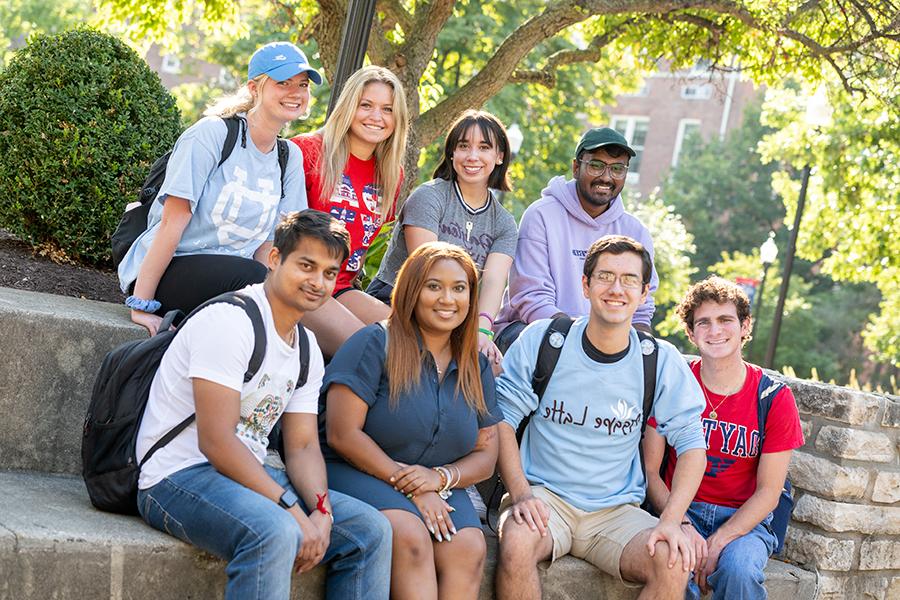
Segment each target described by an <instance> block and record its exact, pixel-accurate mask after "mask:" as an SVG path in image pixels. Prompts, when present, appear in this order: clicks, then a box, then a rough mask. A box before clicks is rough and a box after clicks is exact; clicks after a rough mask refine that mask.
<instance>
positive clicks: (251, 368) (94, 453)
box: [81, 292, 309, 515]
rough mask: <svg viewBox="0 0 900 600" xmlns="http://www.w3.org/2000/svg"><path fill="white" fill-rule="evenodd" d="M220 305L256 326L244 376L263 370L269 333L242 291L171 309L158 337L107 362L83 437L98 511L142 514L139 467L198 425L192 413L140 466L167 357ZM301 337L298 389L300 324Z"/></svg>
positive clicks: (127, 346) (303, 355) (305, 347)
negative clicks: (145, 425) (191, 324)
mask: <svg viewBox="0 0 900 600" xmlns="http://www.w3.org/2000/svg"><path fill="white" fill-rule="evenodd" d="M218 303H227V304H233V305H235V306H239V307H241V308H242V309H244V311H246V313H247V316H249V317H250V321H251V323H253V336H254V341H253V353H252V354H251V356H250V361H249V363H248V365H247V372H246V373H245V374H244V383H246V382H248V381H250V380H251V379H252V378H253V376H254V375H255V374H256V372H257V371H258V370H259V367H260V365H261V364H262V361H263V358H264V357H265V355H266V331H265V326H264V325H263V319H262V315H261V314H260V311H259V306H257V304H256V302H254V300H253V299H252V298H250V297H249V296H247V295H245V294H243V293H241V292H228V293H225V294H222V295H220V296H216V297H215V298H213V299H211V300H208V301H206V302H204V303H203V304H201V305H200V306H198V307H197V308H196V309H194V310H193V311H192V312H191V314H189V315H188V316H187V317H185V318H183V319H181V317H183V314H182V313H181V311H170V312H169V313H168V314H166V316H165V318H164V319H163V322H162V324H161V325H160V327H159V333H157V334H156V335H155V336H153V337H152V338H149V339H143V340H135V341H131V342H126V343H124V344H122V345H121V346H119V347H118V348H115V349H113V350H112V351H110V352H109V353H108V354H107V355H106V358H105V359H103V364H102V365H101V367H100V371H99V372H98V373H97V378H96V380H95V381H94V389H93V391H92V392H91V402H90V405H89V406H88V412H87V415H86V416H85V418H84V428H83V432H82V439H81V463H82V471H81V474H82V477H84V483H85V485H86V486H87V490H88V495H89V496H90V498H91V503H92V504H93V505H94V506H96V507H97V508H99V509H100V510H105V511H108V512H115V513H121V514H128V515H136V514H138V512H137V483H138V476H139V475H140V471H141V467H142V466H143V465H144V463H145V462H147V460H149V459H150V457H151V456H153V454H154V453H155V452H156V451H157V450H159V449H160V448H162V447H163V446H165V445H166V444H168V443H169V442H171V441H172V440H173V439H175V436H177V435H178V434H179V433H181V432H182V431H184V429H185V428H187V427H188V426H189V425H190V424H191V423H193V422H194V418H195V415H191V416H189V417H187V418H186V419H184V420H183V421H182V422H181V423H179V424H178V425H176V426H175V427H173V428H172V429H171V430H170V431H169V432H168V433H167V434H166V435H164V436H163V437H162V438H161V439H160V440H159V441H157V442H156V443H155V444H154V445H153V447H151V448H150V450H149V451H148V452H147V454H146V455H145V456H144V457H143V459H142V460H141V461H140V463H138V461H137V456H136V453H135V444H136V442H137V434H138V431H139V430H140V427H141V420H142V419H143V416H144V409H145V407H146V406H147V399H148V398H149V396H150V385H151V383H152V382H153V376H154V375H155V374H156V371H157V369H159V364H160V361H161V360H162V357H163V354H165V352H166V350H167V349H168V348H169V345H170V344H171V343H172V340H173V339H175V336H176V335H178V332H179V331H181V329H182V327H183V325H184V323H185V322H187V320H188V319H190V318H191V317H193V316H194V315H195V314H197V313H198V312H200V311H201V310H203V309H204V308H206V307H207V306H210V305H211V304H218ZM178 321H180V323H179V322H178ZM171 325H178V329H175V330H171V329H169V327H170V326H171ZM297 333H298V337H297V340H298V346H299V349H300V373H299V376H298V378H297V387H300V386H302V385H305V384H306V379H307V375H308V371H309V338H308V337H307V335H306V332H305V331H303V329H302V328H301V327H300V326H299V325H298V329H297Z"/></svg>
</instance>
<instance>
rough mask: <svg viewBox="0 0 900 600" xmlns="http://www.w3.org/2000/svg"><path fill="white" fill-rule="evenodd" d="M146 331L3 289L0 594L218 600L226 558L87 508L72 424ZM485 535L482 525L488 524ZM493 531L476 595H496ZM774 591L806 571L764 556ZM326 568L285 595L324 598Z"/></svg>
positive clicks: (115, 309) (802, 585)
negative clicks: (96, 382)
mask: <svg viewBox="0 0 900 600" xmlns="http://www.w3.org/2000/svg"><path fill="white" fill-rule="evenodd" d="M143 335H144V332H143V330H142V329H141V328H139V327H138V326H136V325H133V324H132V323H131V322H130V320H129V319H128V312H127V309H125V308H124V307H122V306H116V305H112V304H106V303H102V302H93V301H89V300H78V299H74V298H64V297H59V296H50V295H46V294H38V293H34V292H23V291H18V290H11V289H7V288H0V414H2V415H3V418H2V419H0V599H3V600H6V599H9V600H50V599H53V600H57V599H58V600H70V599H71V600H76V599H77V600H82V599H88V598H89V599H105V598H109V599H110V600H124V599H134V600H139V599H148V600H149V599H153V600H167V599H172V600H176V599H177V600H185V599H196V600H200V599H204V600H205V599H207V598H209V599H212V598H221V597H222V595H223V590H224V587H225V575H224V562H223V561H221V560H219V559H217V558H215V557H212V556H210V555H208V554H206V553H204V552H201V551H198V550H196V549H194V548H192V547H190V546H188V545H186V544H184V543H182V542H180V541H178V540H176V539H174V538H172V537H169V536H167V535H164V534H162V533H159V532H157V531H155V530H153V529H151V528H150V527H148V526H147V525H145V524H144V523H143V522H142V521H141V520H140V519H138V518H132V517H123V516H119V515H111V514H107V513H103V512H100V511H97V510H95V509H94V508H93V507H92V506H91V505H90V502H89V500H88V497H87V492H86V491H85V489H84V484H83V482H82V481H81V478H80V476H78V473H79V472H80V468H81V464H80V456H81V454H80V448H81V426H82V421H83V418H84V414H85V412H86V409H87V403H88V399H89V397H90V390H91V387H92V385H93V379H94V375H95V373H96V371H97V369H98V367H99V365H100V362H101V361H102V360H103V357H104V355H105V354H106V352H107V351H108V350H110V349H111V348H113V347H115V346H116V345H118V344H120V343H122V342H125V341H128V340H131V339H136V338H139V337H141V336H143ZM488 533H490V532H488ZM495 557H496V539H495V538H493V536H491V535H489V536H488V566H487V568H486V571H485V578H484V583H483V584H482V588H481V594H480V598H481V600H488V599H490V598H492V597H493V593H492V590H493V586H492V581H493V571H494V564H495ZM766 573H767V577H768V582H767V587H768V590H769V597H770V598H772V599H773V600H789V599H790V600H807V599H810V600H811V599H812V598H814V596H815V589H816V583H815V575H814V574H813V573H810V572H808V571H804V570H803V569H800V568H798V567H796V566H793V565H789V564H786V563H783V562H780V561H776V560H771V561H769V566H768V568H767V570H766ZM541 576H542V580H543V583H544V597H545V598H548V599H554V600H564V599H566V600H567V599H575V598H594V599H599V600H627V599H632V598H636V597H637V593H638V592H637V590H634V589H626V588H624V587H623V586H621V585H620V584H619V583H617V582H616V581H615V580H614V579H613V578H611V577H609V576H607V575H604V574H602V573H600V572H599V571H598V570H597V569H595V568H594V567H592V566H590V565H588V564H587V563H584V562H583V561H580V560H578V559H574V558H571V557H565V558H563V559H561V560H559V561H557V562H556V563H555V564H554V565H553V566H552V567H550V568H546V569H542V574H541ZM323 582H324V569H322V568H321V567H320V568H317V569H315V570H313V571H312V572H310V573H307V574H305V575H303V576H300V577H296V578H295V581H294V596H293V597H294V598H299V599H303V600H313V599H320V598H324V593H323Z"/></svg>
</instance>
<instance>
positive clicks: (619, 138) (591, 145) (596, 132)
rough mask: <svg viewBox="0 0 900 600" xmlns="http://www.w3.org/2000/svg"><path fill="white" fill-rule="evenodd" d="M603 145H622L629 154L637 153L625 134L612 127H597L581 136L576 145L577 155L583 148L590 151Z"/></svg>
mask: <svg viewBox="0 0 900 600" xmlns="http://www.w3.org/2000/svg"><path fill="white" fill-rule="evenodd" d="M603 146H622V147H623V148H625V151H626V152H627V153H628V155H629V156H634V155H635V152H634V150H632V149H631V146H629V145H628V141H627V140H626V139H625V136H623V135H622V134H621V133H619V132H618V131H616V130H615V129H612V128H610V127H596V128H594V129H589V130H588V131H587V132H586V133H585V134H584V135H583V136H581V141H580V142H578V146H576V147H575V156H576V157H577V156H578V155H579V154H581V152H582V151H583V150H587V151H588V152H590V151H592V150H596V149H597V148H602V147H603Z"/></svg>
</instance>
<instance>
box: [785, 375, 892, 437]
mask: <svg viewBox="0 0 900 600" xmlns="http://www.w3.org/2000/svg"><path fill="white" fill-rule="evenodd" d="M784 380H785V382H786V383H787V384H788V385H789V386H790V388H791V390H792V391H793V392H794V397H795V398H796V400H797V408H798V409H799V410H800V413H801V414H806V415H816V416H820V417H826V418H828V419H834V420H836V421H841V422H843V423H848V424H850V425H862V424H864V423H874V421H875V418H876V417H877V416H878V411H879V409H880V408H881V405H882V402H883V401H884V397H883V396H879V395H877V394H870V393H867V392H861V391H859V390H851V389H848V388H842V387H838V386H834V385H828V384H826V383H815V382H812V381H804V380H803V379H794V378H792V377H784Z"/></svg>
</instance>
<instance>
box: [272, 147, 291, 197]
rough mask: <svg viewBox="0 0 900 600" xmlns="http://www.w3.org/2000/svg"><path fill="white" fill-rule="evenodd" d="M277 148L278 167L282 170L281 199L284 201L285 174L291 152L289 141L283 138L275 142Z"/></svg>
mask: <svg viewBox="0 0 900 600" xmlns="http://www.w3.org/2000/svg"><path fill="white" fill-rule="evenodd" d="M275 146H276V147H277V148H278V166H279V167H280V168H281V199H282V200H284V174H285V173H286V172H287V164H288V159H289V158H290V156H291V151H290V150H289V149H288V141H287V140H283V139H281V138H278V139H276V140H275Z"/></svg>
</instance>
